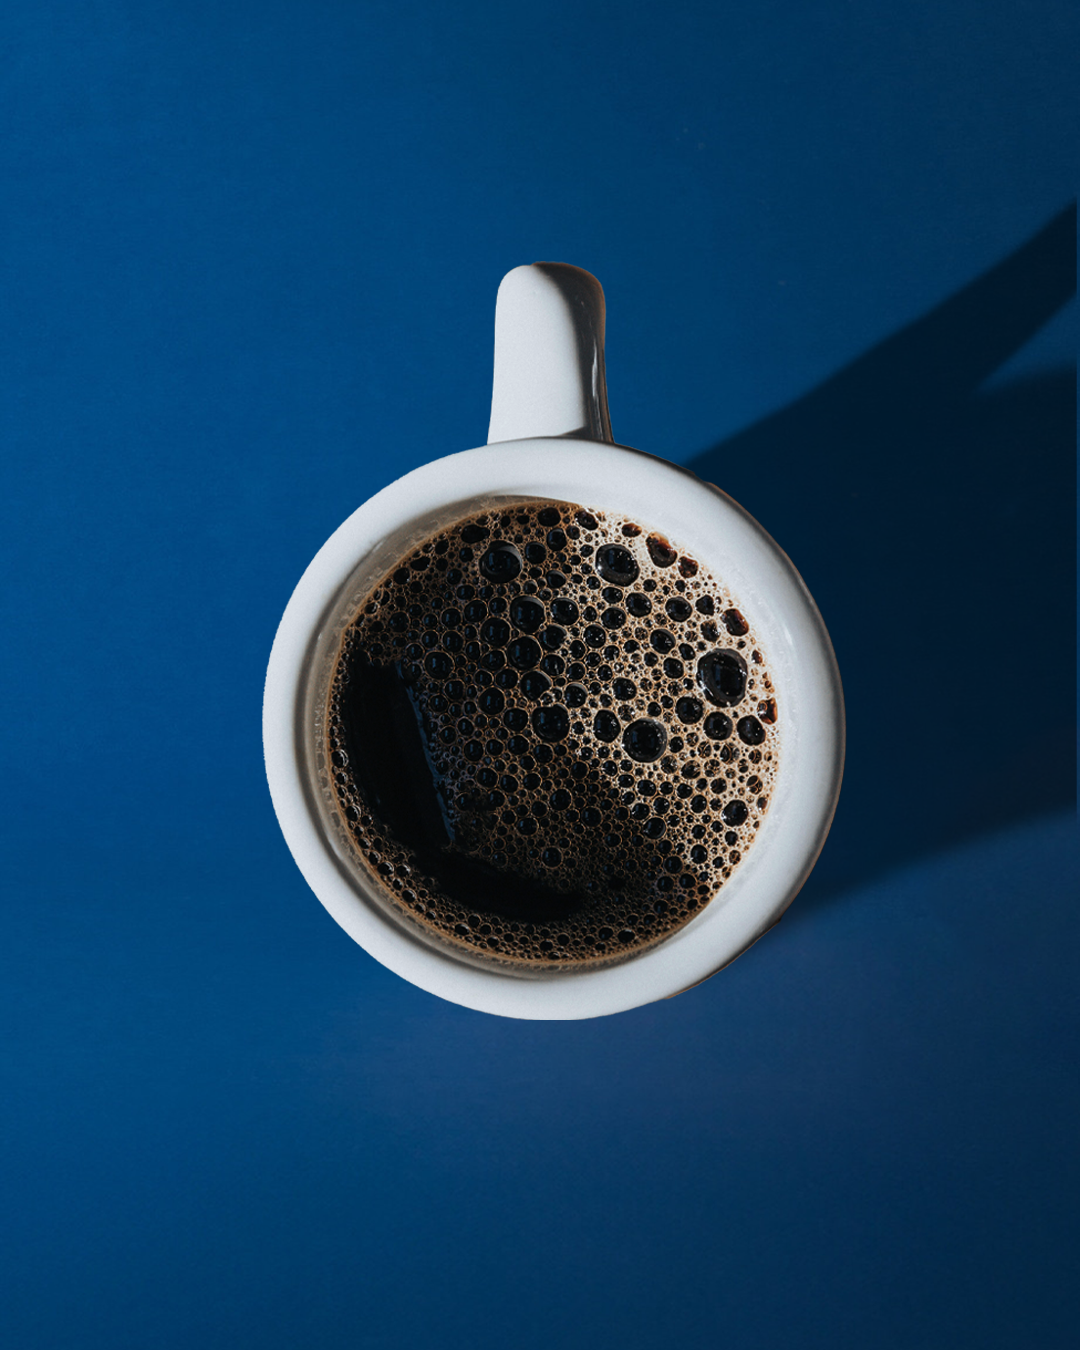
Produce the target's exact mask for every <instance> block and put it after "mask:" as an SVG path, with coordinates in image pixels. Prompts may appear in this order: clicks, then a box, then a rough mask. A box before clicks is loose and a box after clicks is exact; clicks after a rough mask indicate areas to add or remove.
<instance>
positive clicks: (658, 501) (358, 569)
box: [263, 266, 844, 1018]
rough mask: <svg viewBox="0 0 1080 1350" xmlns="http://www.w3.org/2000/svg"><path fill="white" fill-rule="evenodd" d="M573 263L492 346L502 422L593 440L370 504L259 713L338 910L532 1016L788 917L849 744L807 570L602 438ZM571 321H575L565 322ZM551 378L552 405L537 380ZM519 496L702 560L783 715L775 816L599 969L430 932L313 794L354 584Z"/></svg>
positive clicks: (603, 423)
mask: <svg viewBox="0 0 1080 1350" xmlns="http://www.w3.org/2000/svg"><path fill="white" fill-rule="evenodd" d="M562 272H563V275H561V276H560V271H559V269H558V268H557V267H553V266H546V270H544V271H540V269H536V270H534V269H532V268H518V269H515V271H514V272H512V273H510V274H509V277H508V278H507V279H506V282H504V286H503V288H502V291H501V292H500V309H501V308H502V307H503V305H504V301H505V299H506V292H507V291H509V292H510V294H511V295H512V300H513V309H514V311H515V312H514V313H513V316H512V320H511V321H510V322H508V323H506V324H503V323H497V339H498V338H499V337H506V339H507V341H506V344H505V346H504V349H503V351H502V360H501V363H500V355H499V353H498V352H497V355H496V393H495V397H494V398H493V416H492V421H493V425H494V426H495V427H496V429H497V430H498V429H500V428H501V429H502V430H503V432H504V434H505V432H506V431H510V432H514V431H518V430H521V429H522V428H527V429H534V428H535V427H536V426H537V425H538V424H543V421H544V417H545V406H546V407H547V408H548V409H549V410H550V411H549V414H548V415H549V416H551V417H555V418H556V419H557V420H555V421H549V422H548V425H549V427H552V428H553V429H555V430H556V431H558V430H560V429H562V428H561V427H560V420H561V422H562V423H563V424H565V423H567V422H569V423H571V424H573V429H574V430H578V431H579V434H578V435H569V436H568V435H566V434H565V433H564V434H562V435H558V434H556V435H554V436H545V437H538V436H527V437H523V438H516V439H512V440H508V441H503V442H499V443H496V444H489V445H486V446H482V447H480V448H479V449H475V450H467V451H464V452H463V453H461V454H456V455H450V456H448V457H446V458H444V459H439V460H436V461H434V462H433V463H430V464H427V465H424V466H423V467H422V468H419V469H416V470H415V471H414V472H412V473H410V474H408V475H406V476H405V477H404V478H401V479H399V480H398V481H397V482H395V483H391V484H390V485H389V486H388V487H386V488H384V489H383V490H382V491H381V492H380V493H378V494H377V495H376V496H375V497H373V498H371V500H370V501H367V502H365V503H364V505H363V506H361V507H360V509H359V510H357V511H356V512H354V513H353V515H351V516H350V517H349V518H348V520H346V521H345V523H344V524H343V525H342V526H341V527H340V528H339V529H338V530H337V531H335V533H334V534H333V535H332V536H331V538H330V539H329V540H328V541H327V542H326V544H325V545H324V546H323V547H322V549H320V551H319V553H318V554H317V556H316V557H315V559H314V560H313V561H312V563H311V565H310V566H309V567H308V569H307V571H306V572H305V573H304V575H303V577H302V578H301V580H300V583H299V585H298V586H297V588H296V590H295V592H294V594H293V596H292V598H291V600H290V601H289V604H288V607H287V608H286V611H285V614H284V617H283V618H282V621H281V625H280V627H279V629H278V633H277V637H276V638H275V641H274V647H273V651H272V654H271V658H270V666H269V670H268V673H267V680H266V691H265V699H264V710H263V735H264V747H265V754H266V769H267V776H268V779H269V783H270V791H271V795H272V798H273V802H274V808H275V810H276V812H277V816H278V820H279V822H280V824H281V828H282V831H283V833H284V835H285V838H286V840H287V842H288V845H289V848H290V849H291V850H292V853H293V856H294V858H295V859H296V862H297V864H298V866H299V867H300V870H301V872H302V873H303V875H304V877H305V878H306V880H307V882H308V884H309V885H310V886H311V888H312V890H313V891H314V892H315V894H316V896H317V897H318V898H319V900H321V901H322V903H323V904H324V905H325V906H326V908H327V909H328V910H329V912H330V913H331V914H332V915H333V916H334V918H335V919H336V920H337V922H338V923H339V924H340V925H341V926H342V927H343V928H344V929H345V930H346V932H348V933H349V934H350V936H352V937H353V938H354V939H355V940H356V941H357V942H358V943H359V944H360V945H361V946H362V947H364V948H365V950H367V951H368V952H369V953H370V954H371V955H372V956H374V957H375V958H376V959H377V960H379V961H381V962H382V963H383V964H384V965H385V966H387V967H389V968H390V969H391V970H393V971H396V972H397V973H398V974H399V975H401V976H403V977H404V978H405V979H407V980H411V981H412V982H413V983H414V984H416V985H419V986H420V987H421V988H423V989H426V990H428V991H429V992H431V993H434V994H437V995H439V996H441V997H442V998H446V999H449V1000H451V1001H453V1002H455V1003H460V1004H464V1005H465V1006H466V1007H470V1008H476V1009H479V1010H482V1011H485V1012H491V1013H498V1014H501V1015H503V1016H508V1017H522V1018H578V1017H596V1016H602V1015H604V1014H608V1013H615V1012H620V1011H623V1010H625V1009H628V1008H633V1007H637V1006H639V1005H641V1004H645V1003H650V1002H653V1001H654V1000H656V999H661V998H665V997H669V996H671V995H672V994H676V993H678V992H680V991H681V990H683V989H686V988H688V987H689V986H691V985H693V984H696V983H698V982H700V981H701V980H703V979H705V978H707V977H708V976H709V975H711V974H713V973H714V972H716V971H717V970H719V969H720V968H721V967H722V966H724V965H726V964H727V963H728V962H729V961H731V960H733V959H734V958H735V957H736V956H738V955H739V954H740V953H741V952H743V951H745V950H746V948H747V947H748V946H750V945H751V943H753V942H754V941H755V940H756V939H757V938H758V937H760V936H761V934H762V933H763V932H765V930H766V929H768V928H769V927H771V925H772V924H774V923H775V922H776V920H777V919H778V918H779V917H780V915H781V914H782V913H783V911H784V910H785V909H786V907H787V906H788V905H789V904H790V902H791V900H792V899H793V898H794V896H795V894H796V893H797V892H798V890H799V888H800V887H801V885H802V884H803V882H804V881H805V879H806V877H807V875H808V873H809V872H810V869H811V868H812V866H813V864H814V861H815V859H816V858H817V855H818V853H819V851H820V849H821V846H822V844H823V842H824V839H825V836H826V834H827V832H828V828H829V825H830V823H831V820H832V815H833V811H834V809H835V805H836V798H837V795H838V792H839V786H840V777H841V772H842V767H843V752H844V712H843V698H842V693H841V686H840V678H839V674H838V672H837V668H836V662H835V658H834V656H833V651H832V646H831V644H830V642H829V638H828V634H827V633H826V630H825V627H824V624H823V623H822V621H821V617H820V615H819V614H818V611H817V608H816V606H815V605H814V602H813V600H812V599H811V597H810V595H809V592H808V591H807V590H806V587H805V586H804V585H803V582H802V580H801V578H800V577H799V575H798V573H797V572H796V571H795V568H794V567H793V566H792V564H791V563H790V561H789V560H788V558H787V557H786V555H785V554H784V553H783V551H782V550H781V549H780V548H779V547H778V546H777V544H776V543H775V542H774V541H773V540H772V539H771V538H770V536H769V535H768V534H767V533H766V532H765V531H764V530H763V529H762V528H761V526H760V525H758V524H757V522H756V521H754V520H753V519H752V518H751V517H750V516H749V515H748V514H747V513H746V512H745V511H744V510H743V509H742V508H741V507H740V506H739V505H738V504H737V503H736V502H734V501H732V500H731V498H730V497H728V496H726V495H725V494H724V493H723V492H721V491H720V490H719V489H718V488H716V487H713V486H711V485H709V484H706V483H703V482H701V480H699V479H698V478H696V477H695V476H694V475H693V474H692V473H690V472H689V471H688V470H685V469H681V468H679V467H677V466H675V465H672V464H669V463H667V462H666V461H664V460H661V459H657V458H655V457H653V456H651V455H647V454H644V453H642V452H641V451H638V450H632V449H629V448H627V447H624V446H617V445H614V444H612V443H611V442H610V440H608V439H607V438H608V437H610V430H609V428H608V425H607V408H606V397H605V396H604V391H603V345H602V344H603V297H602V292H600V288H599V286H598V285H597V283H596V282H595V281H594V280H593V279H592V278H588V281H589V282H590V283H591V286H592V287H595V290H594V291H593V290H591V288H590V286H589V285H582V282H581V278H582V277H588V274H582V273H580V272H579V270H578V269H562ZM566 274H573V275H570V276H569V277H567V275H566ZM553 281H554V286H553V285H552V282H553ZM534 283H537V284H534ZM560 283H562V284H560ZM530 287H532V289H533V290H534V292H535V293H536V294H538V295H539V297H540V315H539V320H538V322H537V324H536V325H535V328H533V329H531V330H530V325H529V319H528V313H529V303H528V291H529V289H530ZM553 290H554V291H555V292H556V294H554V295H553V293H552V292H553ZM560 297H561V298H560ZM560 305H562V306H563V309H564V313H563V315H562V316H560V313H559V309H560ZM545 306H546V314H545V312H544V307H545ZM567 314H568V315H569V316H570V319H571V320H572V321H571V322H565V321H564V320H565V318H566V315H567ZM501 317H502V316H501V315H500V319H501ZM499 328H501V329H502V334H499V332H498V329H499ZM583 330H584V332H583ZM530 331H531V332H533V333H534V334H535V335H536V337H537V341H538V343H539V346H540V349H541V351H542V352H544V351H546V353H547V358H546V360H539V361H536V362H535V363H534V364H535V368H536V369H537V371H538V375H539V376H540V378H538V381H537V384H536V385H530V383H529V381H528V380H527V379H524V378H523V375H522V371H523V369H526V370H527V368H528V367H529V364H530V360H531V359H532V358H531V357H530V341H529V336H530ZM571 343H572V344H573V350H572V352H568V351H567V346H568V344H571ZM560 345H561V350H556V351H555V352H554V353H552V350H551V349H552V347H553V346H554V347H555V348H559V347H560ZM590 347H591V350H590ZM500 364H501V369H502V373H503V375H505V376H507V377H508V378H510V377H511V372H512V378H513V380H516V381H517V383H518V386H519V387H521V388H524V389H525V390H526V391H527V392H528V394H529V397H527V398H526V399H525V400H524V401H523V402H522V401H517V402H515V400H514V399H513V398H512V397H510V396H509V394H508V393H507V390H506V388H505V387H503V388H502V389H501V390H500V383H499V381H500ZM597 370H598V372H599V375H598V377H597V374H596V372H597ZM545 380H547V387H548V389H549V391H550V394H551V398H550V399H549V400H548V402H547V404H545V400H544V398H543V397H539V396H537V395H536V392H535V390H536V388H537V387H539V388H541V389H543V388H544V383H545ZM567 383H569V385H570V386H571V387H570V388H569V390H568V389H567V387H566V386H567ZM580 433H584V434H580ZM522 497H528V498H546V499H552V500H557V501H570V502H580V503H585V504H589V505H593V506H602V507H603V508H604V509H606V510H608V511H610V512H613V513H616V514H620V513H621V514H625V515H626V516H627V517H629V518H632V519H635V520H638V521H640V522H642V523H643V524H647V525H648V526H649V527H650V528H651V529H654V530H657V531H659V532H660V533H661V534H664V535H667V536H668V537H669V538H671V539H672V540H673V541H675V542H676V543H677V545H678V546H679V547H680V549H682V550H685V551H687V552H689V553H690V554H692V555H693V556H695V557H697V558H699V559H701V560H702V561H704V562H705V563H706V564H707V566H708V567H709V569H710V570H711V571H713V572H714V573H715V574H716V575H717V576H718V577H720V578H722V580H723V581H724V583H725V584H726V585H727V586H728V587H729V588H730V590H731V592H732V594H734V595H735V596H736V597H737V598H738V601H739V603H740V607H742V608H743V609H744V612H745V613H747V614H748V615H749V616H751V622H752V623H753V625H754V632H755V636H756V637H757V639H758V640H759V642H760V645H761V647H762V650H763V651H764V653H765V656H766V661H767V664H768V666H769V669H770V671H771V673H772V677H773V681H774V685H775V690H776V697H777V702H778V705H779V707H780V709H781V719H780V722H779V723H778V730H779V731H780V767H779V771H778V775H777V779H776V783H775V787H774V789H773V794H772V798H771V802H770V806H769V810H768V812H767V813H766V815H765V818H764V821H763V823H762V826H761V828H760V830H759V831H758V834H757V837H756V839H755V841H754V843H753V845H752V846H751V847H750V848H749V849H748V850H747V852H746V854H745V856H744V858H743V861H742V862H741V863H740V864H739V866H738V867H737V868H736V869H735V871H734V873H733V875H732V877H731V879H730V880H729V881H728V882H727V883H726V884H725V885H724V887H723V889H722V890H721V891H720V892H719V893H718V894H717V895H716V897H715V898H714V899H713V900H712V901H711V902H710V903H709V904H708V905H707V906H706V907H705V908H704V909H703V911H702V912H701V913H700V914H699V915H697V916H696V917H695V918H694V919H692V920H691V921H690V922H689V923H687V924H686V925H685V926H684V927H682V928H681V929H679V930H678V931H676V932H675V933H674V934H672V935H671V936H670V937H669V938H667V939H666V940H665V941H664V942H662V943H661V944H660V945H658V946H657V947H655V948H653V949H651V950H649V951H646V952H644V953H643V954H641V955H640V956H637V957H634V958H631V959H628V960H627V961H625V962H624V963H623V964H620V965H615V966H610V967H606V968H600V969H595V970H579V971H574V972H567V971H563V972H560V971H558V970H551V971H548V970H544V971H541V972H536V971H532V970H513V969H509V968H506V967H498V966H495V965H483V964H478V963H476V962H471V961H467V960H465V959H463V958H461V957H460V956H458V955H457V954H456V953H455V951H454V950H452V949H451V948H450V947H449V946H444V945H442V944H439V943H437V942H435V941H431V942H428V941H426V940H424V939H422V938H421V937H418V936H417V934H416V933H415V932H413V931H411V929H410V928H408V927H407V926H406V925H404V924H403V923H402V922H400V921H399V920H397V919H396V918H395V917H394V916H393V914H392V911H391V910H390V909H389V907H388V906H386V905H385V904H384V903H380V901H379V899H378V897H377V896H376V895H374V894H373V893H372V892H373V890H374V886H373V883H371V882H368V881H366V880H365V878H363V877H361V876H358V875H357V873H356V870H355V868H354V867H352V866H351V865H350V863H349V861H348V859H347V858H345V857H344V856H343V854H342V852H341V850H340V849H339V848H338V847H336V846H335V843H334V841H333V838H332V832H331V831H328V829H327V828H326V823H325V819H324V816H323V813H322V808H320V806H319V805H318V800H317V799H318V794H317V793H315V792H313V791H312V787H311V776H312V774H313V772H314V770H313V768H312V757H311V747H310V744H309V742H310V739H311V738H310V736H308V735H307V732H306V728H307V723H308V721H309V719H310V706H309V705H310V699H311V688H310V685H311V679H312V669H313V662H314V661H315V653H316V651H317V648H318V646H319V642H320V639H321V640H322V641H324V642H325V640H326V629H327V624H328V621H329V620H330V618H331V616H332V615H333V614H334V611H335V608H336V607H338V606H340V604H341V600H342V596H343V594H345V593H346V592H347V593H349V594H355V593H356V592H357V588H359V589H361V590H362V589H363V587H364V586H369V587H373V586H374V584H375V583H376V582H377V581H378V580H379V579H380V577H381V575H384V574H385V572H386V570H387V568H388V567H389V566H390V565H391V564H392V563H393V561H394V560H395V558H397V557H399V556H400V555H401V553H402V552H403V551H405V549H406V548H407V547H409V546H410V545H411V544H412V543H415V542H418V541H419V539H421V538H424V537H427V536H429V535H430V534H431V533H432V532H434V530H435V529H437V528H439V523H446V522H449V521H451V520H455V519H461V518H462V517H464V516H466V515H468V514H471V513H472V512H474V511H476V510H480V509H484V507H486V506H490V505H493V504H497V502H498V501H499V499H501V498H506V499H514V498H522Z"/></svg>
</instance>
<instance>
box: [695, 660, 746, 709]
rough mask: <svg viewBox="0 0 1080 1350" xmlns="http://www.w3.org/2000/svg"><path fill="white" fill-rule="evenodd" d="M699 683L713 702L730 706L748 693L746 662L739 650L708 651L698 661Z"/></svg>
mask: <svg viewBox="0 0 1080 1350" xmlns="http://www.w3.org/2000/svg"><path fill="white" fill-rule="evenodd" d="M697 674H698V683H699V684H700V685H701V687H702V689H704V691H705V693H706V695H707V697H708V698H709V700H710V701H711V702H713V703H719V704H720V706H721V707H722V708H729V707H731V706H732V705H733V704H736V703H739V702H741V700H742V697H743V695H744V694H745V693H746V662H745V660H743V658H742V657H741V656H740V655H739V653H738V652H734V651H731V650H730V649H728V650H721V651H714V652H707V653H706V654H705V655H704V656H703V657H702V658H701V660H700V661H699V662H698V667H697Z"/></svg>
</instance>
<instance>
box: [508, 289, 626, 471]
mask: <svg viewBox="0 0 1080 1350" xmlns="http://www.w3.org/2000/svg"><path fill="white" fill-rule="evenodd" d="M536 436H565V437H574V438H576V439H579V440H586V441H601V442H603V443H605V444H608V445H614V443H615V442H614V441H613V439H612V435H611V420H610V418H609V416H608V402H607V381H606V378H605V375H604V291H603V288H602V287H601V285H600V283H599V282H598V281H597V279H596V278H595V277H594V276H593V275H592V273H591V272H586V271H584V270H583V269H582V268H580V267H571V266H570V264H569V263H533V264H531V265H530V266H525V267H515V268H514V270H513V271H512V272H508V273H507V274H506V276H505V277H503V279H502V283H501V284H500V286H499V295H498V298H497V300H496V302H495V372H494V378H493V381H492V390H491V424H490V426H489V427H488V444H489V445H491V444H495V443H496V442H499V441H517V440H524V439H526V438H531V437H536Z"/></svg>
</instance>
